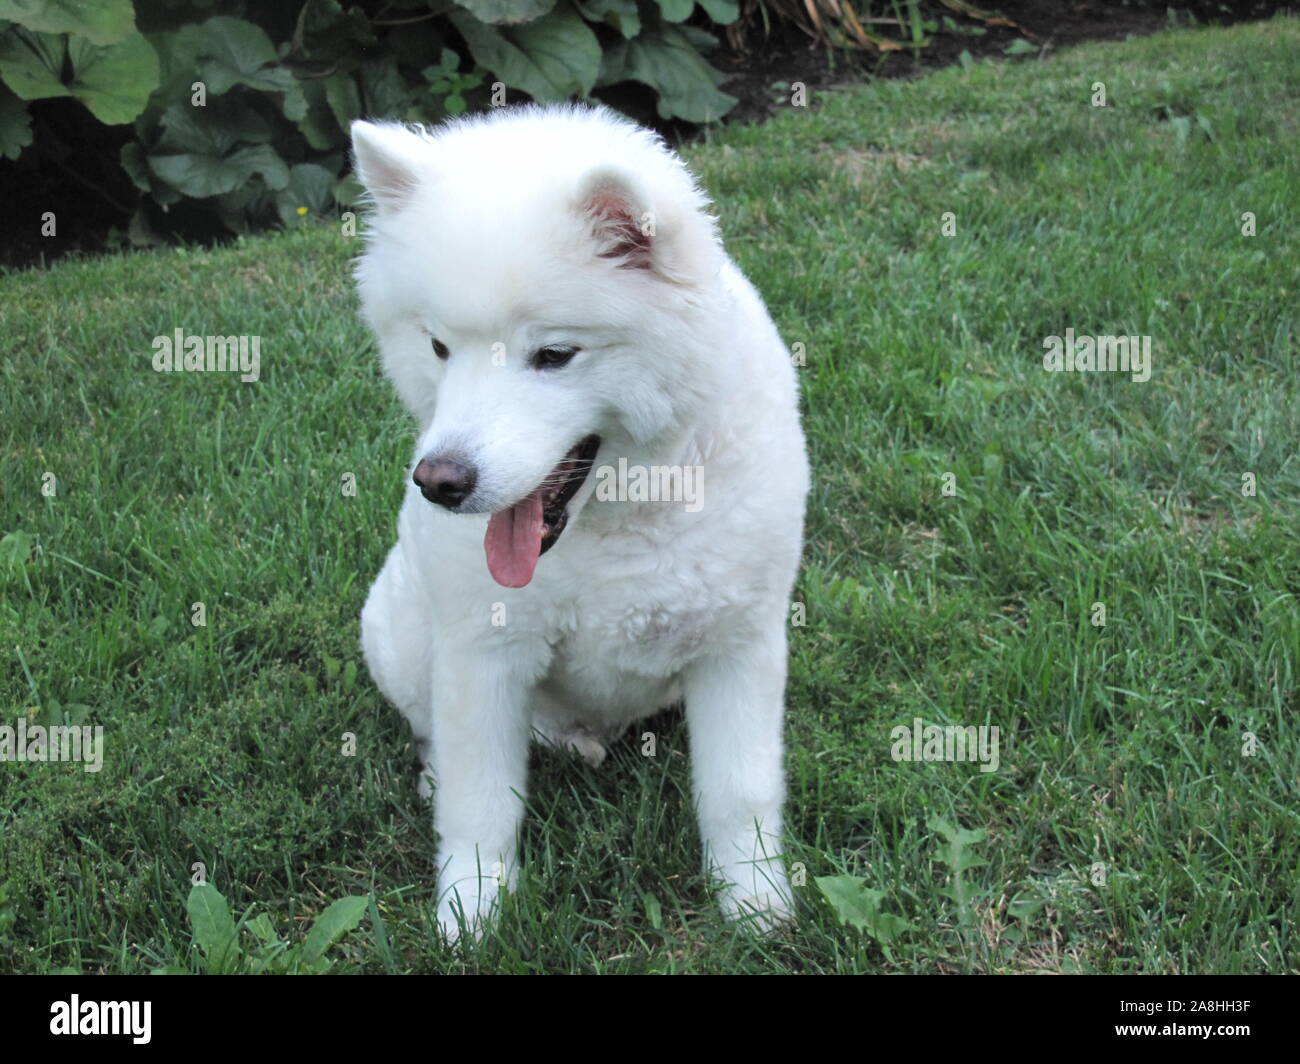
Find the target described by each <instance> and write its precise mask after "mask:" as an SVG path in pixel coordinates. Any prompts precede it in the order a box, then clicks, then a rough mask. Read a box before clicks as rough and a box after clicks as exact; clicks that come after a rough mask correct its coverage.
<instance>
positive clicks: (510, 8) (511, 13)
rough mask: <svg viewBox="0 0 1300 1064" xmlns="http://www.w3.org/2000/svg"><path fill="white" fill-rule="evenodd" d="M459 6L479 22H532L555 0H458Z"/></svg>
mask: <svg viewBox="0 0 1300 1064" xmlns="http://www.w3.org/2000/svg"><path fill="white" fill-rule="evenodd" d="M459 3H460V6H461V7H463V8H464V9H465V10H466V11H468V12H469V13H470V14H471V15H473V16H474V17H475V18H476V19H478V20H479V21H480V22H489V23H492V24H493V25H496V24H499V23H506V24H510V23H516V22H532V21H533V19H535V18H541V17H542V16H543V15H545V14H546V13H547V12H548V11H550V10H551V8H553V7H554V6H555V0H459Z"/></svg>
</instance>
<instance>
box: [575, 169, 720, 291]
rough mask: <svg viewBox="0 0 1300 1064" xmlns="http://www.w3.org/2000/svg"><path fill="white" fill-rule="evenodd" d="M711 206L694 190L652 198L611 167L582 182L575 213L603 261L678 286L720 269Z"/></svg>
mask: <svg viewBox="0 0 1300 1064" xmlns="http://www.w3.org/2000/svg"><path fill="white" fill-rule="evenodd" d="M678 191H680V190H678ZM706 203H707V200H705V199H704V196H703V195H702V194H701V193H699V192H697V191H695V190H694V189H689V194H688V195H687V196H681V195H676V196H675V195H668V194H663V195H659V196H658V197H652V196H651V195H650V194H649V193H647V192H646V186H645V185H644V184H643V183H642V182H641V181H639V180H638V179H637V178H636V177H635V176H634V175H632V174H630V173H628V172H627V171H625V170H622V169H620V168H618V167H616V166H608V165H606V166H599V167H597V168H596V169H594V170H591V171H590V172H589V173H588V174H587V175H586V177H584V178H583V179H582V180H581V181H580V182H579V183H578V192H577V198H576V200H575V210H576V211H577V213H578V215H579V217H580V219H581V220H582V221H583V222H584V223H585V224H586V225H587V226H588V227H589V232H590V235H591V240H592V242H593V243H594V244H595V253H596V254H597V255H598V256H600V257H601V258H607V259H611V260H615V261H617V263H618V265H619V267H620V268H623V269H627V270H645V271H647V272H649V273H652V274H654V275H655V276H657V277H659V278H661V279H662V280H665V281H669V282H671V283H673V284H680V285H692V284H697V283H700V282H701V281H703V280H704V279H705V278H707V277H709V276H712V275H713V274H715V273H716V272H717V270H718V267H719V265H720V261H719V256H720V254H721V249H720V247H719V244H718V239H717V229H716V227H715V225H714V222H713V219H712V218H710V217H709V216H708V215H707V214H705V213H704V210H703V206H704V205H705V204H706Z"/></svg>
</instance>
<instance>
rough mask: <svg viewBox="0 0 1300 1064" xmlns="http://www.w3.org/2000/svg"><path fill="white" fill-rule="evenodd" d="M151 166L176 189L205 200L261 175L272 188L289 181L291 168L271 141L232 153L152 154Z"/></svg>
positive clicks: (237, 149)
mask: <svg viewBox="0 0 1300 1064" xmlns="http://www.w3.org/2000/svg"><path fill="white" fill-rule="evenodd" d="M149 168H150V169H151V170H153V172H154V173H155V174H157V175H158V177H160V178H161V179H162V180H164V181H166V182H167V184H169V185H171V186H172V187H173V188H177V189H180V191H181V192H183V193H185V195H187V196H193V197H195V198H197V199H202V198H203V197H205V196H219V195H221V194H222V193H224V192H232V191H234V190H235V189H236V188H238V187H239V186H241V185H243V184H244V183H245V182H247V181H248V180H249V179H250V178H251V177H252V176H253V175H254V174H260V175H261V176H262V179H263V180H264V181H265V182H266V184H267V186H268V187H269V188H271V189H281V188H284V187H285V185H287V184H288V183H289V168H288V167H287V166H285V165H284V160H282V159H281V158H280V157H279V156H278V155H277V154H276V153H275V149H274V148H272V147H271V146H270V145H269V144H250V145H246V146H244V147H242V148H236V149H235V150H234V151H232V152H231V153H230V154H229V155H224V156H220V155H200V154H196V153H186V154H180V155H151V156H149Z"/></svg>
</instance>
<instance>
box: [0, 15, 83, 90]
mask: <svg viewBox="0 0 1300 1064" xmlns="http://www.w3.org/2000/svg"><path fill="white" fill-rule="evenodd" d="M66 55H67V42H66V41H65V40H64V39H63V38H62V37H54V36H51V35H50V34H47V33H31V32H29V31H28V30H22V29H11V30H8V31H6V32H4V33H0V78H3V79H4V81H5V83H6V84H7V85H8V86H9V88H10V89H12V90H13V92H14V93H15V94H16V95H17V96H19V97H20V98H21V99H24V100H47V99H49V98H51V97H54V96H71V95H72V93H71V92H70V91H69V90H68V87H67V86H66V85H64V84H63V82H62V80H60V75H61V74H62V71H63V60H64V58H65V57H66Z"/></svg>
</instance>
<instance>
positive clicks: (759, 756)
mask: <svg viewBox="0 0 1300 1064" xmlns="http://www.w3.org/2000/svg"><path fill="white" fill-rule="evenodd" d="M785 671H786V643H785V629H784V627H783V626H782V625H781V624H780V623H779V622H777V623H775V624H773V625H769V628H768V630H767V631H766V632H764V633H763V634H762V635H760V636H756V637H755V639H754V640H753V642H751V643H749V644H748V645H746V646H743V647H733V648H729V649H727V650H725V651H719V652H714V653H711V654H709V655H708V656H707V657H705V658H703V659H701V660H700V661H697V662H695V663H693V664H692V665H691V666H690V667H689V668H688V670H687V672H686V675H685V677H684V680H685V695H686V719H687V723H688V725H689V728H690V737H691V777H692V781H693V783H694V791H695V803H696V806H697V809H698V813H699V818H700V836H701V839H702V840H703V843H704V860H705V866H706V868H707V869H709V870H711V871H712V872H713V874H714V875H715V876H716V877H717V878H718V879H719V880H720V881H721V883H722V884H723V893H722V909H723V912H724V913H725V914H726V915H727V916H729V917H732V918H733V919H744V918H746V917H749V918H752V919H753V920H754V921H755V923H756V924H757V925H758V926H759V927H760V928H762V929H764V930H767V929H770V928H772V927H774V926H775V925H776V924H777V923H779V922H780V921H782V920H784V919H786V918H788V917H789V915H790V910H791V896H790V886H789V883H788V881H787V879H786V875H785V870H784V868H783V867H782V862H781V804H782V802H783V800H784V797H785V779H784V768H783V765H782V737H781V731H782V720H783V717H784V700H785Z"/></svg>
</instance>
